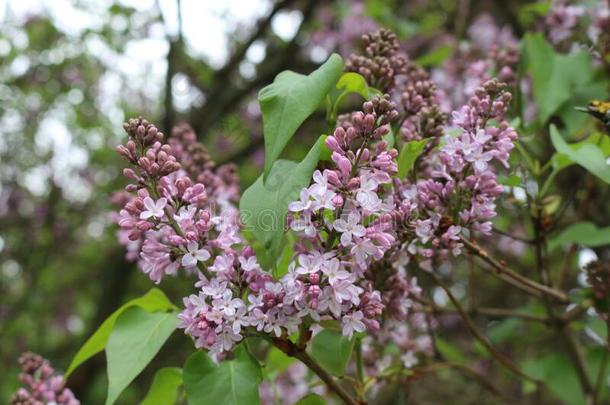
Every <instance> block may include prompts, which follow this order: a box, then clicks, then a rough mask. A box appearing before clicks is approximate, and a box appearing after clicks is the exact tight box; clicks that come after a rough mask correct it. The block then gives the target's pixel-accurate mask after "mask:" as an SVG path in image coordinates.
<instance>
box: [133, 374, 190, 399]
mask: <svg viewBox="0 0 610 405" xmlns="http://www.w3.org/2000/svg"><path fill="white" fill-rule="evenodd" d="M181 385H182V369H181V368H179V367H165V368H162V369H160V370H159V371H157V372H156V373H155V378H154V379H153V382H152V384H151V386H150V389H149V390H148V394H146V397H145V398H144V400H143V401H142V402H141V403H140V405H172V404H175V403H176V401H177V400H178V388H180V386H181Z"/></svg>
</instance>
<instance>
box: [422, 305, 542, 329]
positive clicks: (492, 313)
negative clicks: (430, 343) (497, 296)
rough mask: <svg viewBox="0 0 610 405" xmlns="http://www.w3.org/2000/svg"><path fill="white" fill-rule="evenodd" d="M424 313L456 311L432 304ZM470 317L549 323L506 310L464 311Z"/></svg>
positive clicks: (539, 316)
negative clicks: (483, 316)
mask: <svg viewBox="0 0 610 405" xmlns="http://www.w3.org/2000/svg"><path fill="white" fill-rule="evenodd" d="M424 312H426V313H432V314H455V313H458V311H457V310H456V309H455V308H448V307H439V306H436V305H434V304H431V305H428V306H426V307H424ZM465 312H466V313H467V314H468V315H470V316H475V315H485V316H488V317H491V318H518V319H522V320H524V321H531V322H541V323H547V324H548V323H550V320H549V319H548V318H547V317H545V316H541V315H534V314H528V313H525V312H520V311H515V310H512V309H507V308H492V307H479V308H473V309H469V310H466V311H465Z"/></svg>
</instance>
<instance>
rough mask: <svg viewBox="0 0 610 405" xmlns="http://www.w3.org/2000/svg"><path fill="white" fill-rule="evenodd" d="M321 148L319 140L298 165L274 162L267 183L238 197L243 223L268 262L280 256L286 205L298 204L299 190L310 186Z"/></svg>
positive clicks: (286, 210)
mask: <svg viewBox="0 0 610 405" xmlns="http://www.w3.org/2000/svg"><path fill="white" fill-rule="evenodd" d="M324 147H325V145H324V137H323V136H322V137H320V138H319V139H318V141H317V142H316V144H315V145H314V146H313V148H312V149H311V150H310V151H309V153H308V154H307V156H305V158H304V159H303V160H302V161H301V162H300V163H297V162H292V161H289V160H278V161H276V162H275V164H274V165H273V168H272V169H271V173H269V177H268V178H267V180H266V181H265V182H264V183H263V176H262V175H261V176H260V177H259V178H258V179H257V180H256V182H254V184H252V185H251V186H250V187H249V188H248V189H247V190H246V191H244V194H243V195H242V197H241V200H240V202H239V209H240V213H241V217H242V222H243V223H244V226H245V228H246V230H247V231H248V232H250V233H251V234H252V235H253V237H254V238H255V239H256V240H257V241H259V242H260V243H261V244H262V245H263V247H264V248H265V250H266V251H267V253H268V256H269V257H270V258H276V257H278V256H279V254H280V252H281V247H282V240H283V237H284V224H285V220H286V214H287V212H288V204H290V203H291V202H292V201H295V200H298V198H299V193H300V191H301V189H302V188H303V187H306V186H307V185H308V184H309V183H310V182H311V175H312V173H313V171H314V170H315V168H316V166H317V165H318V161H319V159H320V151H321V150H323V148H324Z"/></svg>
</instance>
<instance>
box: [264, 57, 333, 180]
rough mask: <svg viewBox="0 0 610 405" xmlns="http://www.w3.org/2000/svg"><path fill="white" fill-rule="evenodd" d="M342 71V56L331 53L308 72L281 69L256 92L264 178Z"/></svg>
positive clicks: (265, 178)
mask: <svg viewBox="0 0 610 405" xmlns="http://www.w3.org/2000/svg"><path fill="white" fill-rule="evenodd" d="M342 73H343V61H342V59H341V57H340V56H339V55H337V54H332V55H331V56H330V58H328V60H327V61H326V62H325V63H324V64H323V65H322V66H320V67H319V68H318V69H317V70H316V71H314V72H313V73H311V74H310V75H309V76H305V75H302V74H298V73H294V72H291V71H284V72H282V73H280V74H279V75H277V77H276V78H275V80H274V81H273V83H272V84H270V85H268V86H266V87H264V88H263V89H261V91H260V92H259V93H258V101H259V103H260V108H261V113H262V115H263V131H264V137H265V170H264V173H263V178H264V180H265V181H267V177H268V176H269V174H270V173H271V168H272V167H273V163H274V162H275V161H276V159H277V158H278V157H279V156H280V153H282V151H283V150H284V147H285V146H286V145H287V144H288V142H289V141H290V138H292V136H293V135H294V133H295V132H296V130H297V129H298V128H299V127H300V126H301V124H302V123H303V121H305V119H306V118H307V117H309V116H310V115H311V114H312V113H313V112H314V111H315V110H316V109H317V108H318V106H319V105H320V103H321V102H322V101H323V100H324V97H325V96H326V95H327V94H328V92H329V91H330V90H331V89H332V88H333V87H334V86H335V84H336V83H337V81H338V80H339V78H340V77H341V74H342Z"/></svg>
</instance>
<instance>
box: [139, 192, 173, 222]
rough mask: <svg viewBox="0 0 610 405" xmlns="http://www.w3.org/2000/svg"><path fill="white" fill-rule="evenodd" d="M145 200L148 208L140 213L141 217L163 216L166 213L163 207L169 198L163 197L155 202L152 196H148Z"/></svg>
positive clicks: (145, 205)
mask: <svg viewBox="0 0 610 405" xmlns="http://www.w3.org/2000/svg"><path fill="white" fill-rule="evenodd" d="M143 202H144V207H145V208H146V209H145V210H144V211H142V212H141V213H140V219H148V218H150V217H155V218H163V216H164V215H165V211H163V209H164V208H165V206H166V205H167V198H165V197H162V198H159V199H158V200H157V201H156V202H155V201H154V200H153V199H152V198H150V197H146V198H145V199H144V201H143Z"/></svg>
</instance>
